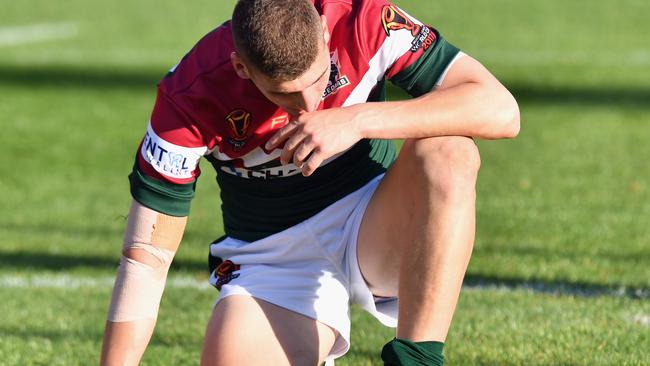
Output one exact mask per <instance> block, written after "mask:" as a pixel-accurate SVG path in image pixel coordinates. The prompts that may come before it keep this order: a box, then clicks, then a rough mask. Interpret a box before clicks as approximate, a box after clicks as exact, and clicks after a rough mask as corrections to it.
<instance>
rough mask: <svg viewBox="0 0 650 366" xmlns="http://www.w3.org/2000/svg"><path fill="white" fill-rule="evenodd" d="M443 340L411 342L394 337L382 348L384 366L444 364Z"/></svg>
mask: <svg viewBox="0 0 650 366" xmlns="http://www.w3.org/2000/svg"><path fill="white" fill-rule="evenodd" d="M444 345H445V344H444V343H442V342H411V341H408V340H406V339H400V338H394V339H393V340H392V341H390V342H388V343H386V345H385V346H384V348H383V349H382V350H381V359H382V360H383V361H384V366H443V365H444V363H445V357H444V356H443V355H442V348H443V347H444Z"/></svg>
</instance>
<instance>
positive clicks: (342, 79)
mask: <svg viewBox="0 0 650 366" xmlns="http://www.w3.org/2000/svg"><path fill="white" fill-rule="evenodd" d="M347 85H350V79H348V77H347V76H345V75H341V63H340V62H339V52H338V50H334V52H332V53H330V79H329V82H328V83H327V87H326V88H325V90H324V91H323V99H325V98H327V97H329V96H330V95H332V94H336V92H338V91H339V89H341V88H343V87H345V86H347Z"/></svg>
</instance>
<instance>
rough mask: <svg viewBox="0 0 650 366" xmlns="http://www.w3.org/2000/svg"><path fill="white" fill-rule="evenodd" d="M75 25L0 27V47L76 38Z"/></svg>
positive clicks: (39, 24) (42, 24)
mask: <svg viewBox="0 0 650 366" xmlns="http://www.w3.org/2000/svg"><path fill="white" fill-rule="evenodd" d="M78 33H79V27H78V26H77V25H76V24H75V23H38V24H29V25H23V26H14V27H0V47H8V46H16V45H22V44H25V43H34V42H43V41H50V40H56V39H68V38H73V37H76V36H77V34H78Z"/></svg>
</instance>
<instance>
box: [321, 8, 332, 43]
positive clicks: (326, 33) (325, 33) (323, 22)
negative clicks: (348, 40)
mask: <svg viewBox="0 0 650 366" xmlns="http://www.w3.org/2000/svg"><path fill="white" fill-rule="evenodd" d="M320 22H321V25H322V26H323V40H324V41H325V44H328V43H329V41H330V30H329V28H328V27H327V18H325V15H321V16H320Z"/></svg>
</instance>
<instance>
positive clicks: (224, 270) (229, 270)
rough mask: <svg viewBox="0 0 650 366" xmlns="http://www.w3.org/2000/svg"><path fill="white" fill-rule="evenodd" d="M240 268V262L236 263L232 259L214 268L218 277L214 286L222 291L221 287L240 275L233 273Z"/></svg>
mask: <svg viewBox="0 0 650 366" xmlns="http://www.w3.org/2000/svg"><path fill="white" fill-rule="evenodd" d="M239 268H240V265H239V264H235V263H233V262H232V261H230V260H226V261H223V262H221V264H220V265H219V267H217V269H215V270H214V275H215V277H216V278H217V281H216V283H215V284H214V287H216V288H217V290H219V291H221V287H222V286H223V285H225V284H227V283H228V282H230V281H232V280H234V279H235V278H237V277H239V273H233V272H235V271H239Z"/></svg>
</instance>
